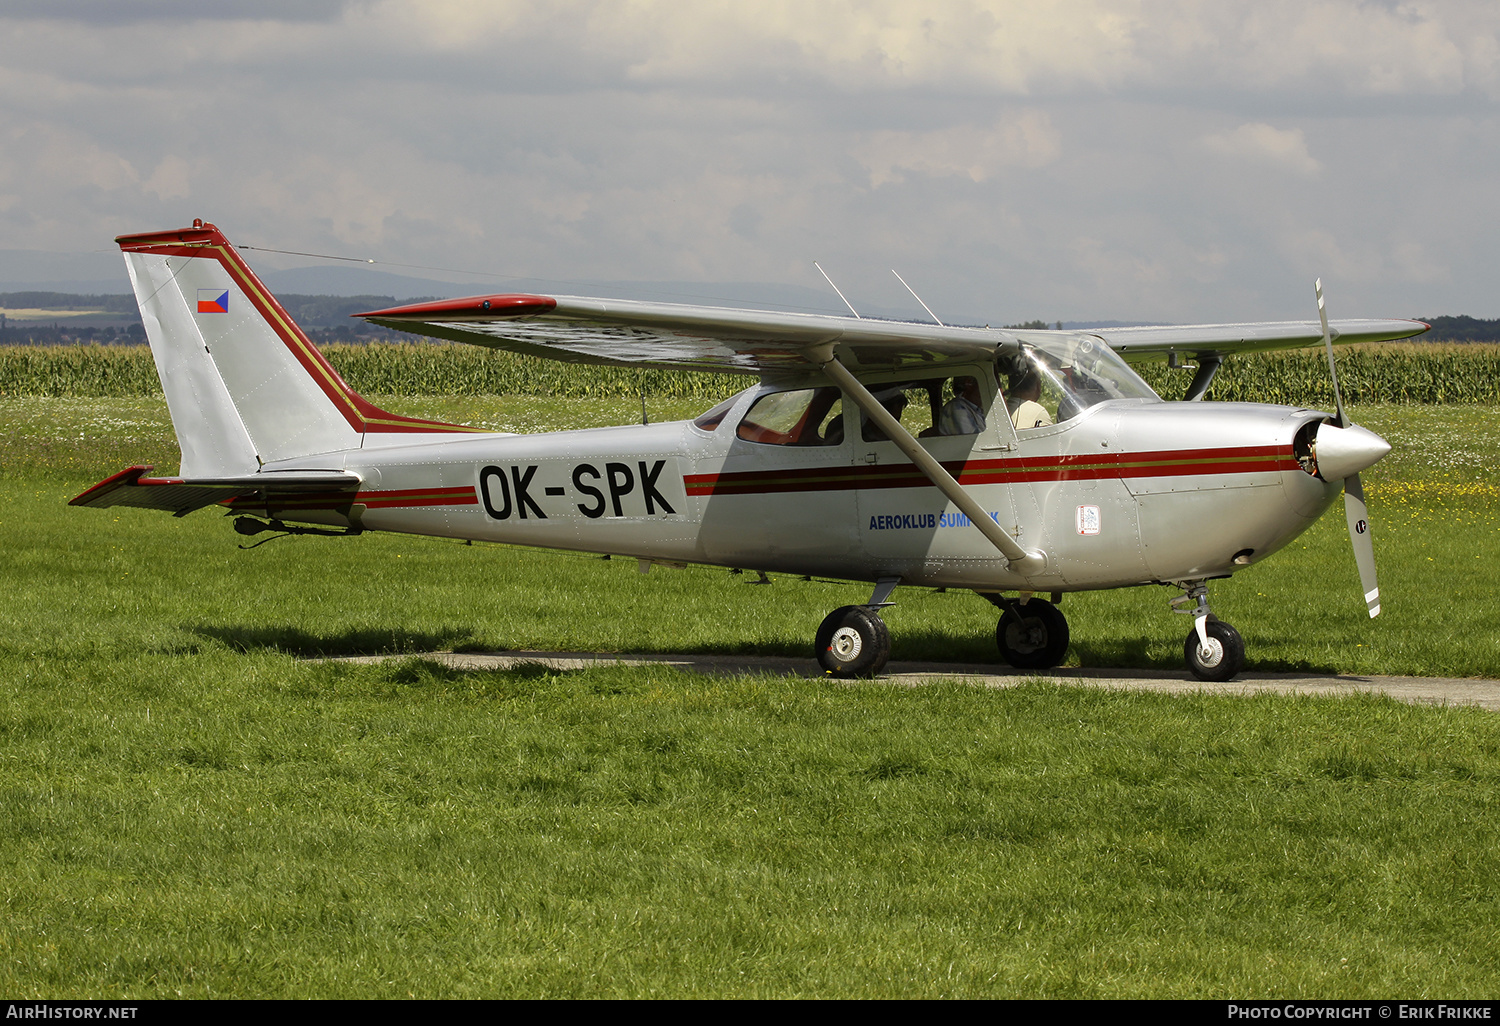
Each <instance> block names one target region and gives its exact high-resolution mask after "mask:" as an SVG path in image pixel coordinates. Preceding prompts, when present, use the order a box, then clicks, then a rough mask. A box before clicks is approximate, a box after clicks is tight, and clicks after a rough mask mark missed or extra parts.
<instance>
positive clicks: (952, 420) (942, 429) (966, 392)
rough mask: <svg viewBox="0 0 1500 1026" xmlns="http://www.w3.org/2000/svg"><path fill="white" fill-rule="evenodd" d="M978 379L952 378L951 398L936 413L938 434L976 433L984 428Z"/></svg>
mask: <svg viewBox="0 0 1500 1026" xmlns="http://www.w3.org/2000/svg"><path fill="white" fill-rule="evenodd" d="M979 403H980V395H979V379H977V378H971V377H959V378H954V379H953V398H952V399H949V400H948V402H947V404H946V405H944V406H943V410H942V412H941V413H940V414H939V415H938V434H941V435H977V434H979V432H981V431H983V430H984V409H983V407H981V406H980V405H979Z"/></svg>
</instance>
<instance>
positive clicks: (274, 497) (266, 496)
mask: <svg viewBox="0 0 1500 1026" xmlns="http://www.w3.org/2000/svg"><path fill="white" fill-rule="evenodd" d="M151 469H152V468H151V467H149V466H142V467H129V468H127V469H125V470H122V471H120V472H119V473H118V474H115V475H114V476H113V477H108V478H105V479H104V480H103V481H100V482H99V483H98V484H96V485H94V487H92V488H90V489H89V490H88V491H86V492H84V493H83V494H82V495H79V496H77V497H76V498H74V499H72V500H71V501H70V502H69V503H68V505H70V506H93V507H96V508H104V507H109V506H134V507H136V508H137V509H164V510H170V511H171V512H172V513H173V514H175V515H176V516H179V517H180V516H186V515H187V514H189V513H191V512H193V511H194V510H197V509H202V508H203V507H204V506H212V505H213V504H214V503H228V502H231V501H233V500H235V499H249V500H252V502H251V503H248V504H251V505H254V506H256V507H277V506H287V505H291V504H293V503H295V504H296V505H297V506H298V507H299V508H302V509H310V508H323V509H338V508H340V507H342V506H348V505H349V504H350V503H351V502H353V501H354V496H355V493H356V492H357V491H358V490H359V484H360V480H359V476H358V475H357V474H346V473H342V472H339V471H321V470H320V471H276V472H267V473H261V474H250V475H247V476H245V477H232V478H193V479H186V478H180V477H146V476H145V475H146V474H147V473H148V472H149V471H150V470H151ZM246 504H247V503H239V504H238V505H246Z"/></svg>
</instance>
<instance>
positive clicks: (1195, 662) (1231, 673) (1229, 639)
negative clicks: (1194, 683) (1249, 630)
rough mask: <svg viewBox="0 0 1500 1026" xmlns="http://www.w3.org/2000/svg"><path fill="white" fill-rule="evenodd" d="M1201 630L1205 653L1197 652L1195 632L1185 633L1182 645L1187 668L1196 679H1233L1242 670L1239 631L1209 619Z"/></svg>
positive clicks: (1242, 643) (1243, 646) (1196, 634)
mask: <svg viewBox="0 0 1500 1026" xmlns="http://www.w3.org/2000/svg"><path fill="white" fill-rule="evenodd" d="M1204 630H1205V631H1206V632H1207V634H1208V647H1209V652H1208V653H1204V652H1202V651H1200V650H1199V647H1198V631H1197V630H1196V629H1195V630H1193V631H1192V632H1191V633H1190V634H1188V636H1187V641H1186V642H1185V643H1184V644H1183V646H1182V654H1183V658H1184V659H1186V660H1187V667H1188V669H1189V670H1191V671H1192V674H1193V676H1194V677H1197V678H1198V679H1199V680H1206V681H1216V682H1217V681H1226V680H1233V679H1234V677H1235V675H1236V674H1238V673H1239V672H1240V671H1241V670H1243V669H1244V668H1245V642H1244V640H1243V639H1241V638H1240V632H1239V631H1237V630H1235V629H1234V628H1233V627H1231V626H1229V624H1227V623H1225V622H1224V621H1223V620H1209V621H1208V623H1206V624H1204Z"/></svg>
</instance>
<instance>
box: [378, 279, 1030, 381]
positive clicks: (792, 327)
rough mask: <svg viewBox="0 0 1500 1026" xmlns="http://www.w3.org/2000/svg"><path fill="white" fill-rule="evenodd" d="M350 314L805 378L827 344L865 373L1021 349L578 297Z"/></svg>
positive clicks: (966, 334)
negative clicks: (818, 350)
mask: <svg viewBox="0 0 1500 1026" xmlns="http://www.w3.org/2000/svg"><path fill="white" fill-rule="evenodd" d="M355 316H356V317H363V318H364V319H366V320H368V321H370V322H372V323H374V324H381V325H384V326H386V327H388V328H395V329H397V330H399V331H411V332H416V333H418V334H422V335H431V336H433V337H434V338H443V339H449V340H452V341H455V342H470V343H474V344H476V345H482V346H490V347H493V348H496V349H507V350H510V351H512V352H518V353H529V354H531V355H534V356H544V357H547V358H549V359H553V360H564V361H568V362H572V363H596V364H614V365H617V366H620V365H623V366H632V367H660V368H677V369H688V370H704V371H718V372H720V373H725V372H728V373H738V374H762V375H765V374H776V373H778V372H789V373H798V372H806V371H807V370H810V369H811V368H813V367H815V366H817V365H818V364H819V363H821V362H822V361H821V360H817V359H815V358H814V355H813V353H812V352H810V351H811V350H813V349H815V348H822V347H824V346H826V345H827V344H829V343H832V344H836V345H837V346H838V350H839V358H840V359H841V360H843V361H844V362H846V363H852V364H855V365H858V366H862V367H867V368H874V367H879V368H885V367H904V366H908V365H918V364H920V365H931V364H934V363H945V362H950V361H954V360H964V361H973V360H975V359H994V357H995V354H996V352H997V351H1006V350H1010V351H1014V350H1015V349H1017V348H1018V345H1019V343H1018V342H1017V340H1016V338H1015V336H1014V335H1011V334H1010V333H1008V332H1005V331H999V330H995V329H991V328H945V327H941V326H939V325H935V324H915V323H910V324H909V323H906V322H904V321H880V320H869V319H860V318H854V317H830V316H827V315H822V314H791V313H780V312H777V311H773V310H733V309H726V308H723V307H713V306H690V305H684V304H677V303H640V302H634V301H630V300H620V299H585V298H582V297H579V296H523V295H496V296H472V297H469V298H467V299H451V300H443V301H440V302H435V303H416V304H413V305H411V306H398V307H393V308H392V309H389V310H372V311H369V312H368V313H362V314H355ZM824 359H826V357H824Z"/></svg>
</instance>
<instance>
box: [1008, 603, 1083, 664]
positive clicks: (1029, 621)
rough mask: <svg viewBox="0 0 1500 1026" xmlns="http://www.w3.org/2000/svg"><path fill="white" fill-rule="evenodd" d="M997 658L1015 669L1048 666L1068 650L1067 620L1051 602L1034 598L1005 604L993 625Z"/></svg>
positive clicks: (1058, 660)
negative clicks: (998, 620)
mask: <svg viewBox="0 0 1500 1026" xmlns="http://www.w3.org/2000/svg"><path fill="white" fill-rule="evenodd" d="M995 642H996V643H997V644H998V645H999V646H1000V658H1001V659H1004V660H1005V661H1006V662H1007V663H1009V664H1010V665H1012V666H1014V667H1015V668H1016V669H1018V670H1049V669H1051V668H1052V667H1054V666H1056V665H1057V664H1058V663H1060V662H1062V657H1063V653H1065V652H1067V650H1068V620H1067V617H1065V616H1063V615H1062V612H1061V611H1060V610H1059V609H1058V608H1057V607H1056V606H1054V605H1053V604H1052V603H1051V602H1048V601H1046V600H1044V599H1039V598H1034V599H1031V600H1030V601H1029V602H1025V603H1021V602H1014V603H1011V604H1010V605H1009V606H1007V607H1006V609H1005V613H1004V615H1002V616H1001V617H1000V624H999V626H997V627H996V628H995Z"/></svg>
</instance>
